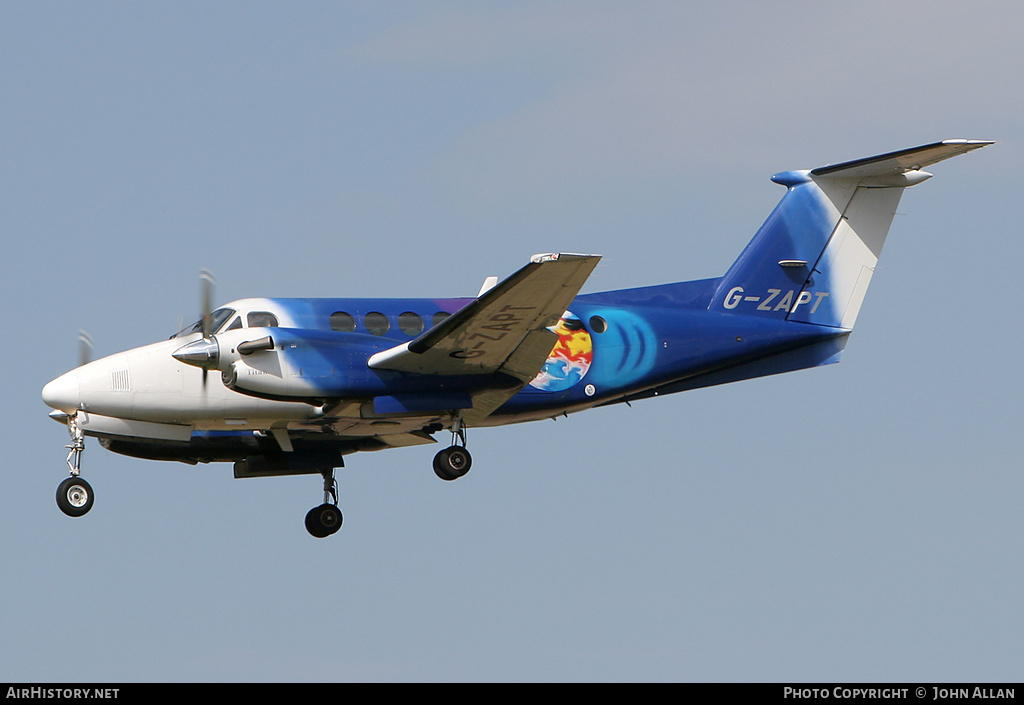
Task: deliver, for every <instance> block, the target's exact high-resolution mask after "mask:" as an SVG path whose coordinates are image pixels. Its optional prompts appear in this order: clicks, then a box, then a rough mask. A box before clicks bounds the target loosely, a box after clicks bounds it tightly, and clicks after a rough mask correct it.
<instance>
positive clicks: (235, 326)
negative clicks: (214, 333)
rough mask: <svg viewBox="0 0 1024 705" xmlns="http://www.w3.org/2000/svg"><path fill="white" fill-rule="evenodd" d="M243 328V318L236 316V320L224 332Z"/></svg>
mask: <svg viewBox="0 0 1024 705" xmlns="http://www.w3.org/2000/svg"><path fill="white" fill-rule="evenodd" d="M241 327H242V317H241V316H235V320H233V321H231V325H230V326H228V327H227V328H225V329H224V330H238V329H239V328H241Z"/></svg>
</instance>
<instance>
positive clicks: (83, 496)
mask: <svg viewBox="0 0 1024 705" xmlns="http://www.w3.org/2000/svg"><path fill="white" fill-rule="evenodd" d="M68 433H69V434H70V435H71V443H69V444H67V445H66V446H64V447H65V448H67V449H68V460H67V463H68V470H70V471H71V477H69V478H67V479H65V480H64V481H63V482H61V483H60V484H59V485H57V506H58V507H60V510H61V511H62V512H64V513H65V514H67V515H68V516H69V517H80V516H82V515H83V514H85V513H86V512H88V511H89V510H90V509H92V501H93V496H94V495H93V491H92V486H91V485H89V483H88V482H86V481H85V480H83V479H82V478H81V477H79V473H80V472H81V467H82V451H84V450H85V434H84V433H83V432H82V429H81V428H80V427H79V426H78V413H77V412H76V413H74V414H72V415H71V416H69V417H68Z"/></svg>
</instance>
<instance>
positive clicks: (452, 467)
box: [434, 446, 473, 482]
mask: <svg viewBox="0 0 1024 705" xmlns="http://www.w3.org/2000/svg"><path fill="white" fill-rule="evenodd" d="M471 467H473V456H471V455H470V454H469V451H468V450H466V449H465V448H463V447H462V446H449V447H448V448H445V449H444V450H441V451H440V452H438V454H437V455H435V456H434V474H435V475H437V476H438V477H440V478H441V479H442V480H445V481H448V482H450V481H452V480H458V479H459V478H460V477H462V476H463V475H465V474H466V473H467V472H469V469H470V468H471Z"/></svg>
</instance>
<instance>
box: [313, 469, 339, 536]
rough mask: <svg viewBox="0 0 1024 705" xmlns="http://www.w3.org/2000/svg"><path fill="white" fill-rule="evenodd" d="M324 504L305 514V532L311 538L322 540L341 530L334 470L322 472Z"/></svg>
mask: <svg viewBox="0 0 1024 705" xmlns="http://www.w3.org/2000/svg"><path fill="white" fill-rule="evenodd" d="M322 474H323V476H324V503H323V504H321V505H320V506H318V507H313V508H312V509H310V510H309V512H307V513H306V531H308V532H309V533H310V535H311V536H313V537H315V538H318V539H323V538H327V537H328V536H330V535H331V534H333V533H335V532H337V530H338V529H340V528H341V522H342V516H341V510H340V509H338V481H337V480H335V479H334V468H331V469H329V470H324V471H323V473H322Z"/></svg>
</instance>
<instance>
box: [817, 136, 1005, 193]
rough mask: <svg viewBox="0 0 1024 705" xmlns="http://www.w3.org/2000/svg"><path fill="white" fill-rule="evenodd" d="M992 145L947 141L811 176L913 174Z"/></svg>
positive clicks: (844, 164)
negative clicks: (945, 160)
mask: <svg viewBox="0 0 1024 705" xmlns="http://www.w3.org/2000/svg"><path fill="white" fill-rule="evenodd" d="M989 144H993V142H992V141H991V140H943V141H942V142H935V143H933V144H925V145H921V146H920V147H911V148H909V149H901V150H899V151H897V152H889V153H887V154H879V155H877V156H874V157H867V158H865V159H856V160H854V161H851V162H842V163H841V164H830V165H828V166H822V167H818V168H817V169H812V170H811V176H814V177H826V176H827V177H833V178H842V179H858V180H859V179H870V178H879V177H886V176H899V175H901V174H906V173H908V172H912V171H920V170H921V169H924V168H925V167H926V166H930V165H932V164H936V163H938V162H941V161H943V160H944V159H950V158H951V157H955V156H958V155H960V154H964V153H966V152H970V151H972V150H975V149H978V148H980V147H984V146H986V145H989ZM891 185H893V186H909V185H911V184H898V183H894V184H891Z"/></svg>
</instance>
